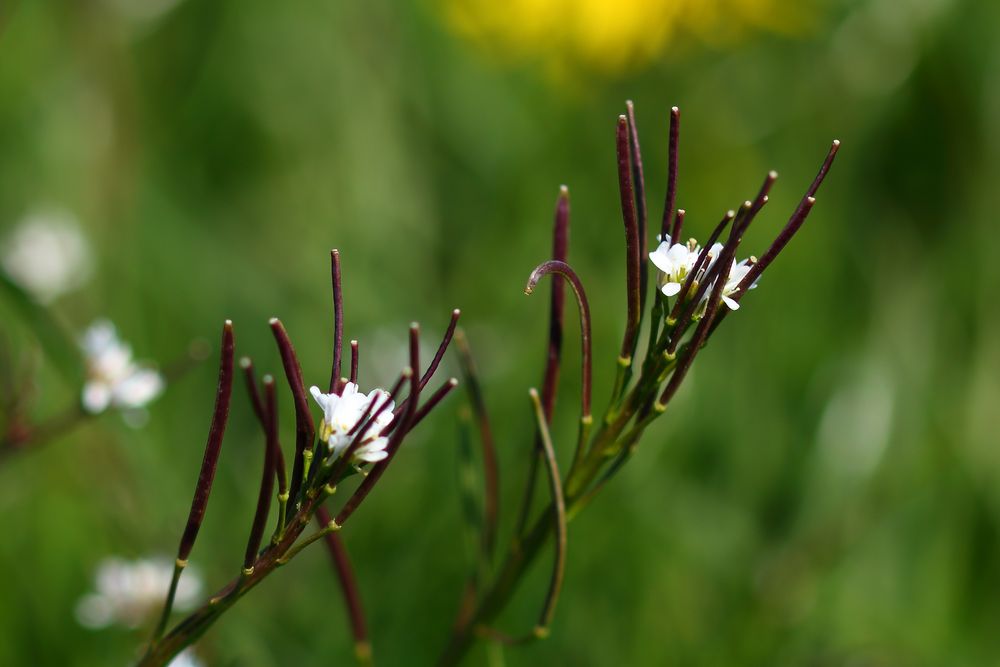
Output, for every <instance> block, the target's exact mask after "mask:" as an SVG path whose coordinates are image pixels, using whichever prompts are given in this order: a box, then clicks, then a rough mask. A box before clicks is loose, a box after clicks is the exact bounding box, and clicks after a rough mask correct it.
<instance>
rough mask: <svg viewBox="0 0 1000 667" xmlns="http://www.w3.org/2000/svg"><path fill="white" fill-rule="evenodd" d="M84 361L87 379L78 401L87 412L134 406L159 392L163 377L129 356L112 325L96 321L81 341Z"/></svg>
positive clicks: (147, 401) (154, 396)
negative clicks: (111, 407)
mask: <svg viewBox="0 0 1000 667" xmlns="http://www.w3.org/2000/svg"><path fill="white" fill-rule="evenodd" d="M80 347H81V348H83V353H84V356H85V357H86V362H87V382H86V384H84V386H83V394H82V396H81V402H82V404H83V407H84V409H85V410H86V411H87V412H90V413H95V414H96V413H98V412H103V411H104V410H106V409H107V408H108V406H113V407H116V408H123V409H136V408H141V407H143V406H145V405H146V404H147V403H149V402H150V401H152V400H153V399H154V398H156V397H157V396H159V395H160V393H162V391H163V388H164V380H163V376H161V375H160V374H159V373H158V372H156V371H155V370H153V369H152V368H150V367H148V366H144V365H141V364H138V363H136V362H135V361H133V359H132V348H131V347H130V346H129V345H128V344H127V343H124V342H122V341H121V340H120V339H119V338H118V332H117V331H116V330H115V326H114V325H113V324H112V323H111V322H109V321H107V320H98V321H97V322H94V323H93V324H92V325H91V326H90V328H88V329H87V331H86V332H84V334H83V337H82V338H81V340H80Z"/></svg>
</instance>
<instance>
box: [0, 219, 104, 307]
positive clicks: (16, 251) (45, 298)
mask: <svg viewBox="0 0 1000 667" xmlns="http://www.w3.org/2000/svg"><path fill="white" fill-rule="evenodd" d="M0 264H2V265H3V268H4V270H5V271H6V272H7V274H8V275H10V277H11V279H12V280H14V281H15V282H16V283H17V284H18V285H20V286H21V287H23V288H24V289H25V290H26V291H27V292H28V293H30V294H31V295H32V296H33V297H34V298H35V299H36V300H38V301H39V302H41V303H50V302H51V301H53V300H54V299H55V298H56V297H58V296H60V295H61V294H65V293H66V292H69V291H71V290H73V289H76V288H77V287H79V286H80V285H82V284H83V283H84V282H85V281H86V280H87V278H89V277H90V272H91V269H92V263H91V257H90V249H89V247H88V245H87V241H86V239H85V238H84V237H83V234H82V233H81V232H80V228H79V225H78V223H77V221H76V218H74V216H73V215H72V214H71V213H68V212H66V211H59V210H52V211H37V212H35V213H30V214H29V215H27V216H26V217H25V218H24V219H23V220H22V221H21V222H20V224H19V225H18V226H17V228H16V229H15V230H14V231H13V232H12V233H11V234H10V235H9V236H8V237H7V238H6V239H5V240H4V243H3V248H2V250H0Z"/></svg>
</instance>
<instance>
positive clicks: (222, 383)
mask: <svg viewBox="0 0 1000 667" xmlns="http://www.w3.org/2000/svg"><path fill="white" fill-rule="evenodd" d="M219 356H220V359H219V384H218V388H217V390H216V393H215V409H214V410H213V411H212V421H211V423H210V424H209V427H208V441H207V442H206V443H205V456H204V457H203V458H202V462H201V471H200V472H199V473H198V483H197V484H196V485H195V489H194V498H192V500H191V509H190V511H189V512H188V519H187V525H186V526H185V527H184V533H183V535H182V536H181V541H180V544H179V545H178V547H177V557H176V559H175V560H174V571H173V575H172V576H171V578H170V588H169V590H168V593H167V598H166V601H165V602H164V605H163V612H162V613H161V614H160V620H159V622H158V623H157V624H156V629H155V630H154V631H153V638H152V640H151V642H150V646H151V647H153V646H155V645H156V642H157V641H159V639H160V637H161V636H163V631H164V630H165V629H166V627H167V622H168V621H169V620H170V611H171V609H172V608H173V606H174V596H175V595H176V593H177V583H178V582H179V581H180V578H181V574H182V573H183V572H184V568H185V567H187V559H188V556H190V554H191V549H192V548H193V547H194V543H195V540H197V539H198V531H199V530H200V529H201V522H202V520H203V519H204V518H205V510H206V509H208V499H209V496H211V494H212V482H213V481H214V480H215V470H216V468H217V467H218V463H219V454H220V453H221V452H222V440H223V436H224V435H225V433H226V423H227V422H228V421H229V403H230V399H231V398H232V394H233V323H232V322H231V321H229V320H226V322H225V324H224V325H223V327H222V345H221V352H220V355H219Z"/></svg>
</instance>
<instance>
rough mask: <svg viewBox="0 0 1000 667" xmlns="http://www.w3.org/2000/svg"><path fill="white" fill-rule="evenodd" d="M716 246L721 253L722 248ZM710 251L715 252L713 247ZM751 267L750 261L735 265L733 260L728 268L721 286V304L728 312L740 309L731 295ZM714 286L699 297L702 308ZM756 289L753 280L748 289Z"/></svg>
mask: <svg viewBox="0 0 1000 667" xmlns="http://www.w3.org/2000/svg"><path fill="white" fill-rule="evenodd" d="M716 245H718V246H719V252H721V250H722V246H721V245H720V244H716ZM712 250H715V247H714V246H713V248H712ZM716 256H718V255H716ZM713 263H714V262H713ZM752 266H753V261H752V260H750V259H744V260H742V261H741V262H739V263H736V261H735V260H734V261H733V263H732V265H731V266H730V267H729V274H728V275H727V276H726V283H725V284H724V285H723V286H722V302H723V303H724V304H726V306H727V307H728V308H729V310H739V309H740V304H739V302H738V301H736V300H735V299H733V298H732V295H733V294H735V293H736V291H737V288H739V286H740V283H741V282H743V279H744V278H745V277H746V275H747V273H749V271H750V267H752ZM714 284H715V282H714V281H713V282H712V285H709V287H708V289H706V290H705V294H704V295H703V296H702V297H701V304H702V307H703V308H704V306H705V304H707V303H708V298H709V295H710V294H711V293H712V290H713V289H714V287H713V286H714ZM756 287H757V281H756V280H755V281H754V283H753V284H752V285H750V287H749V289H755V288H756Z"/></svg>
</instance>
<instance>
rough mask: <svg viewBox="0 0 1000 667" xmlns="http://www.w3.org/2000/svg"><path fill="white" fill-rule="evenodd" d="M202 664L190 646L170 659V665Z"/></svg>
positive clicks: (197, 665) (188, 665)
mask: <svg viewBox="0 0 1000 667" xmlns="http://www.w3.org/2000/svg"><path fill="white" fill-rule="evenodd" d="M203 664H204V663H203V662H202V661H201V660H199V659H198V656H197V655H195V652H194V649H191V648H186V649H184V650H183V651H181V652H180V653H178V654H177V656H176V657H174V659H173V660H171V661H170V667H202V665H203Z"/></svg>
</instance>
